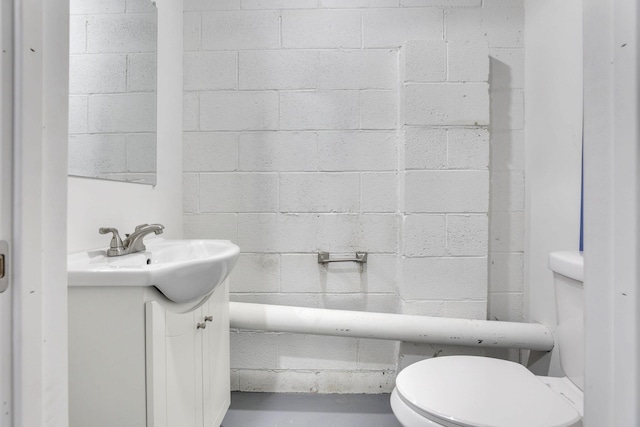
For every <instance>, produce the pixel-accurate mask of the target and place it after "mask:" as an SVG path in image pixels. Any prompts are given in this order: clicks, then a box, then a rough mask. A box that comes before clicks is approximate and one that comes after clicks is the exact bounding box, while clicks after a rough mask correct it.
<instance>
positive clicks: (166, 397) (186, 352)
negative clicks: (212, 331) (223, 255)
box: [147, 302, 203, 427]
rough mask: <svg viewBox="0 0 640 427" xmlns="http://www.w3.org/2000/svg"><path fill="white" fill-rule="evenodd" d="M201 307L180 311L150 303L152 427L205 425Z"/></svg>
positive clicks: (149, 378)
mask: <svg viewBox="0 0 640 427" xmlns="http://www.w3.org/2000/svg"><path fill="white" fill-rule="evenodd" d="M201 317H202V312H201V310H200V309H198V310H195V311H193V312H191V313H184V314H176V313H172V312H170V311H166V310H164V309H163V308H162V307H161V306H160V305H159V304H158V303H156V302H149V303H147V331H148V333H147V349H148V352H147V383H148V384H149V388H148V390H147V393H148V395H147V399H148V401H147V406H148V408H147V415H148V422H147V425H148V426H149V427H173V426H180V427H201V426H202V422H203V419H202V415H203V414H202V404H203V403H202V382H203V381H202V331H201V330H199V329H196V325H197V323H198V322H199V321H201Z"/></svg>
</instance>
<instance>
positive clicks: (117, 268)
mask: <svg viewBox="0 0 640 427" xmlns="http://www.w3.org/2000/svg"><path fill="white" fill-rule="evenodd" d="M145 244H146V247H147V250H146V251H144V252H138V253H133V254H129V255H123V256H117V257H107V255H106V251H105V250H95V251H86V252H80V253H76V254H71V255H69V258H68V265H67V269H68V280H69V286H155V287H156V288H158V290H160V292H162V293H163V294H164V296H166V297H167V298H168V299H170V300H171V301H173V302H177V303H185V302H190V301H195V300H197V299H199V298H202V297H204V296H206V295H209V294H210V293H211V292H213V290H214V289H215V288H216V286H218V285H219V284H220V283H222V282H223V281H224V279H225V278H226V277H227V275H228V274H229V273H230V272H231V270H232V269H233V266H234V265H235V263H236V261H237V259H238V255H239V253H240V248H238V246H236V245H235V244H233V243H231V242H230V241H228V240H165V239H161V238H156V239H147V240H145Z"/></svg>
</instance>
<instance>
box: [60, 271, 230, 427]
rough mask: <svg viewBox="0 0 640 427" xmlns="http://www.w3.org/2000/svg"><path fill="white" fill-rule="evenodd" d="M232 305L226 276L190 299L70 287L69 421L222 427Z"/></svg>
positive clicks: (109, 426)
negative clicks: (200, 298) (203, 295)
mask: <svg viewBox="0 0 640 427" xmlns="http://www.w3.org/2000/svg"><path fill="white" fill-rule="evenodd" d="M228 310H229V304H228V285H227V282H226V281H225V282H223V283H222V284H220V285H219V286H218V287H217V288H216V289H215V291H214V292H213V293H212V294H211V296H210V297H209V299H208V300H207V301H206V302H204V303H203V304H200V305H198V304H193V305H191V306H190V305H189V304H176V303H172V302H171V301H169V300H167V299H166V298H165V297H164V296H163V295H162V294H161V293H160V292H159V291H158V290H157V289H155V288H153V287H99V286H88V287H70V288H69V400H70V405H69V409H70V426H71V427H86V426H91V427H115V426H127V427H191V426H198V427H218V426H219V425H220V423H221V422H222V418H224V415H225V414H226V411H227V409H228V407H229V403H230V369H229V311H228ZM199 325H200V327H198V326H199ZM203 326H204V327H203Z"/></svg>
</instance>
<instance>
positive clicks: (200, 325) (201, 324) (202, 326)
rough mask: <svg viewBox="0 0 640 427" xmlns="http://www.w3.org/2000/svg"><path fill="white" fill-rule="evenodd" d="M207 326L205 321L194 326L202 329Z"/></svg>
mask: <svg viewBox="0 0 640 427" xmlns="http://www.w3.org/2000/svg"><path fill="white" fill-rule="evenodd" d="M206 327H207V324H206V323H198V325H197V326H196V329H204V328H206Z"/></svg>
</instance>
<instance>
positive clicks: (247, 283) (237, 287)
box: [229, 253, 280, 293]
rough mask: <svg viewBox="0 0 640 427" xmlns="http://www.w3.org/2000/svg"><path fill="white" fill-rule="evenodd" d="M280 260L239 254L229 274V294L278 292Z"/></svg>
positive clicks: (272, 257) (265, 256) (268, 255)
mask: <svg viewBox="0 0 640 427" xmlns="http://www.w3.org/2000/svg"><path fill="white" fill-rule="evenodd" d="M279 276H280V259H279V257H278V255H272V254H246V253H243V254H240V257H239V258H238V262H237V263H236V266H235V267H234V269H233V272H232V274H231V278H230V280H229V282H230V292H256V293H262V292H279V291H280V277H279Z"/></svg>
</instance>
